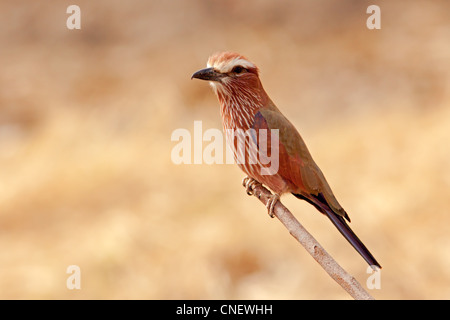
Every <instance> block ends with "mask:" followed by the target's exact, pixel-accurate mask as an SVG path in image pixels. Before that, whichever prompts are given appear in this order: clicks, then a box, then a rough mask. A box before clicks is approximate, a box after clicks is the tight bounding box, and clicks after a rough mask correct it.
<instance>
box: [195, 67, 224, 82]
mask: <svg viewBox="0 0 450 320" xmlns="http://www.w3.org/2000/svg"><path fill="white" fill-rule="evenodd" d="M223 77H225V74H222V73H220V72H217V71H216V70H214V68H206V69H202V70H198V71H197V72H196V73H194V74H193V75H192V77H191V79H194V78H197V79H201V80H209V81H221V79H222V78H223Z"/></svg>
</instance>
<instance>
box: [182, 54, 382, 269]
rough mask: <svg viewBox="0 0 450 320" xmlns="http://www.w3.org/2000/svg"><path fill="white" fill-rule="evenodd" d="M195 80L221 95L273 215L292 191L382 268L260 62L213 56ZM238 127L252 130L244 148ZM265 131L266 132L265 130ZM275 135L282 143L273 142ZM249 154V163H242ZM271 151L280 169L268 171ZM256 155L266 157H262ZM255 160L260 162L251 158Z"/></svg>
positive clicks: (227, 120) (226, 120)
mask: <svg viewBox="0 0 450 320" xmlns="http://www.w3.org/2000/svg"><path fill="white" fill-rule="evenodd" d="M193 78H197V79H201V80H207V81H210V84H211V86H212V88H213V90H214V92H215V93H216V95H217V97H218V99H219V103H220V111H221V115H222V123H223V129H224V131H225V132H226V138H227V144H228V146H229V147H230V148H231V150H233V153H234V157H235V159H240V160H241V161H239V162H238V165H239V167H240V168H241V169H242V170H243V171H244V172H245V173H246V174H247V178H245V179H244V185H245V186H246V187H247V192H248V193H249V194H251V189H252V187H253V186H254V185H255V184H256V183H261V184H263V185H265V186H267V187H268V188H269V189H271V190H272V192H273V193H274V194H273V196H272V197H271V199H270V201H269V203H268V210H269V215H270V216H272V217H273V207H274V205H275V204H276V202H277V201H278V200H279V198H280V196H281V195H282V194H284V193H288V192H290V193H292V194H293V195H294V196H296V197H297V198H299V199H302V200H305V201H307V202H309V203H310V204H312V205H313V206H314V207H315V208H316V209H317V210H319V211H320V212H321V213H323V214H325V215H326V216H327V217H328V218H329V219H330V220H331V222H332V223H333V224H334V225H335V226H336V228H337V229H338V230H339V231H340V232H341V234H342V235H343V236H344V237H345V238H346V239H347V240H348V241H349V242H350V243H351V245H352V246H353V247H354V248H355V249H356V250H357V251H358V252H359V254H361V256H362V257H363V258H364V259H365V260H366V261H367V263H368V264H369V265H371V266H376V267H379V268H381V266H380V264H379V263H378V262H377V260H376V259H375V258H374V257H373V255H372V254H371V253H370V252H369V250H368V249H367V248H366V246H365V245H364V244H363V243H362V242H361V240H359V238H358V237H357V236H356V234H355V233H354V232H353V231H352V229H350V227H349V225H348V224H347V222H346V220H347V221H348V222H350V217H349V216H348V214H347V213H346V212H345V210H344V209H343V208H342V206H341V205H340V204H339V202H338V201H337V200H336V198H335V196H334V195H333V192H332V191H331V188H330V186H329V185H328V182H327V180H326V179H325V176H324V175H323V173H322V171H321V170H320V169H319V167H318V166H317V164H316V163H315V162H314V160H313V158H312V157H311V154H310V153H309V151H308V148H307V147H306V144H305V142H304V141H303V139H302V138H301V136H300V134H299V133H298V131H297V130H296V128H295V127H294V125H293V124H292V123H291V122H290V121H289V120H288V119H287V118H286V117H285V116H284V115H283V114H282V113H281V112H280V110H278V108H277V107H276V106H275V104H274V103H273V102H272V100H271V99H270V98H269V96H268V95H267V93H266V91H265V90H264V88H263V86H262V84H261V81H260V79H259V70H258V68H257V66H256V65H255V64H254V63H252V62H250V61H249V60H248V59H247V58H245V57H244V56H242V55H240V54H238V53H233V52H219V53H216V54H214V55H212V56H211V57H210V58H209V59H208V63H207V68H206V69H202V70H199V71H197V72H195V73H194V74H193V75H192V77H191V79H193ZM237 130H241V131H244V132H246V131H249V132H250V134H248V135H247V136H246V137H247V138H248V137H250V138H249V139H245V148H244V149H243V148H242V147H241V148H239V141H238V140H239V139H236V135H233V132H236V131H237ZM274 130H275V131H274ZM262 131H264V133H265V134H260V133H261V132H262ZM230 133H231V134H230ZM274 135H275V138H277V139H275V141H277V143H272V144H270V143H269V141H271V142H273V140H272V138H273V137H274ZM258 136H259V139H258ZM241 146H242V144H241ZM263 147H264V149H265V150H262V148H263ZM262 151H264V152H262ZM243 153H244V156H245V157H244V159H245V161H242V156H243ZM269 153H270V154H271V155H272V156H273V155H274V154H275V153H276V154H277V156H278V157H275V159H276V160H277V161H278V163H277V166H276V167H275V168H276V170H272V172H269V173H268V172H267V171H266V172H265V171H264V169H267V168H268V163H267V159H268V154H269ZM252 154H253V156H252ZM255 154H256V155H259V156H260V157H259V158H258V159H256V160H255V159H254V155H255ZM252 158H253V160H255V161H250V160H252ZM263 160H264V161H263Z"/></svg>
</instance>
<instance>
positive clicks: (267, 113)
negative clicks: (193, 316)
mask: <svg viewBox="0 0 450 320" xmlns="http://www.w3.org/2000/svg"><path fill="white" fill-rule="evenodd" d="M253 129H255V131H258V130H261V129H266V130H268V134H267V140H266V141H264V140H263V139H261V135H260V139H259V141H258V142H257V144H258V146H259V145H261V144H266V145H270V143H269V142H268V141H270V137H271V130H272V129H278V130H279V131H278V136H279V149H278V152H279V170H278V174H279V175H280V176H281V177H283V178H284V179H285V180H287V181H289V182H290V183H291V184H292V185H293V186H295V187H297V190H291V192H293V193H297V194H301V195H303V196H304V197H306V198H310V196H315V197H314V198H315V199H317V196H319V195H320V194H322V195H323V198H324V200H325V201H326V204H327V205H328V206H329V207H330V208H331V209H332V211H334V212H336V213H337V214H338V215H340V216H343V217H346V218H347V217H348V215H347V214H346V213H345V210H344V209H343V208H342V207H341V205H340V204H339V203H338V201H337V200H336V198H335V196H334V195H333V192H332V191H331V188H330V186H329V184H328V182H327V181H326V179H325V176H324V175H323V173H322V171H321V170H320V168H319V167H318V166H317V164H316V163H315V162H314V160H313V158H312V156H311V154H310V152H309V150H308V148H307V147H306V144H305V142H304V141H303V139H302V137H301V136H300V134H299V133H298V131H297V129H296V128H295V127H294V125H293V124H292V123H291V122H290V121H289V120H288V119H287V118H286V117H285V116H284V115H283V114H282V113H281V112H280V111H279V110H278V109H261V110H260V111H258V112H257V113H256V115H255V119H254V124H253ZM262 137H264V135H262ZM268 149H269V150H270V148H268ZM271 149H273V150H275V149H274V147H273V146H272V148H271ZM315 199H314V200H315Z"/></svg>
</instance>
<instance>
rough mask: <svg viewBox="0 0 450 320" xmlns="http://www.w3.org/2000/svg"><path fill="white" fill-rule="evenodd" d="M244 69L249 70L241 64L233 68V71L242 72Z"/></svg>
mask: <svg viewBox="0 0 450 320" xmlns="http://www.w3.org/2000/svg"><path fill="white" fill-rule="evenodd" d="M244 71H247V69H245V68H244V67H241V66H236V67H234V68H233V70H231V72H233V73H242V72H244Z"/></svg>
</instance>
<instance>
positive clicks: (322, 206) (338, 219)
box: [293, 193, 381, 269]
mask: <svg viewBox="0 0 450 320" xmlns="http://www.w3.org/2000/svg"><path fill="white" fill-rule="evenodd" d="M293 195H294V196H296V197H297V198H299V199H302V200H306V201H307V202H309V203H310V204H312V205H313V206H314V207H316V209H317V210H319V211H320V212H322V213H323V214H325V215H326V216H327V217H328V218H329V219H330V220H331V222H332V223H333V224H334V226H335V227H336V228H337V229H338V230H339V232H340V233H341V234H342V235H343V236H344V238H345V239H347V241H348V242H350V244H351V245H352V246H353V248H355V250H356V251H358V253H359V254H360V255H361V256H362V257H363V258H364V260H366V262H367V263H368V264H369V265H370V266H376V267H378V268H380V269H381V265H380V264H379V263H378V261H377V260H376V259H375V257H374V256H373V255H372V254H371V253H370V251H369V250H368V249H367V248H366V246H365V245H364V244H363V243H362V241H361V240H359V238H358V236H357V235H356V234H355V233H354V232H353V230H352V229H351V228H350V226H349V225H348V224H347V222H346V221H345V219H344V218H343V217H342V216H340V215H338V214H336V213H335V212H334V211H333V210H332V209H331V208H330V207H329V206H328V204H327V203H324V202H323V201H320V200H321V199H320V197H318V198H314V200H312V199H308V198H306V197H304V196H302V195H300V194H295V193H293Z"/></svg>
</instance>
